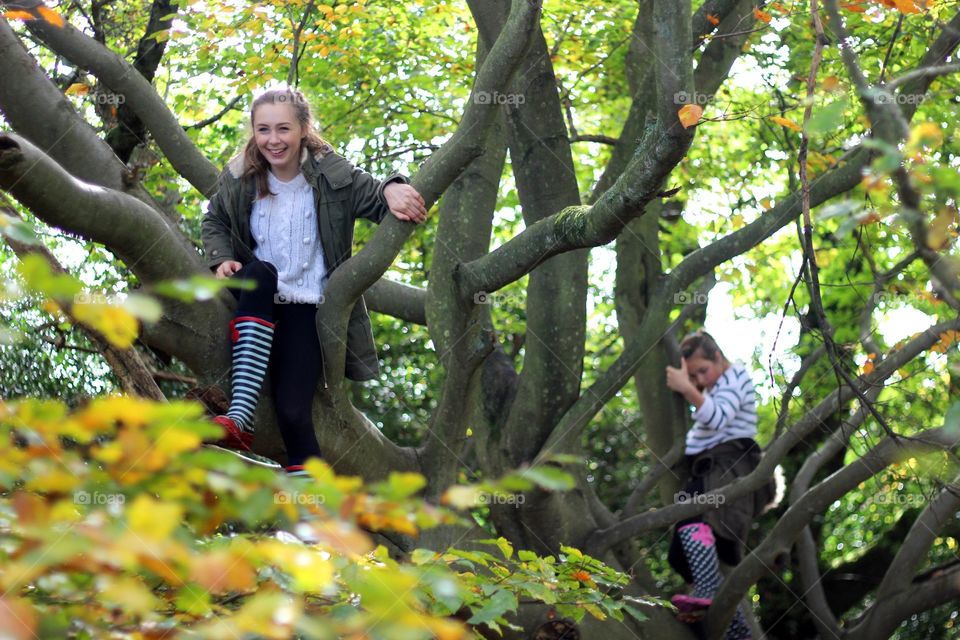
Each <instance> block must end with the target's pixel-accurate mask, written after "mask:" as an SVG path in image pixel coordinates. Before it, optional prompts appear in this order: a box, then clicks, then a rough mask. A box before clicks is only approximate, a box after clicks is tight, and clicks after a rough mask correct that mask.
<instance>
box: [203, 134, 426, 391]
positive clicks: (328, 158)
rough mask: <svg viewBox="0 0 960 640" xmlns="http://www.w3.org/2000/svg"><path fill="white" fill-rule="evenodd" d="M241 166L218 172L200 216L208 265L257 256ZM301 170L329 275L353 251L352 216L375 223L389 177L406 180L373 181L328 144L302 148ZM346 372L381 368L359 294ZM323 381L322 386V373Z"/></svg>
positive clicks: (366, 375) (251, 191) (383, 211)
mask: <svg viewBox="0 0 960 640" xmlns="http://www.w3.org/2000/svg"><path fill="white" fill-rule="evenodd" d="M245 169H246V166H245V159H244V157H243V154H242V153H241V154H239V155H237V156H235V157H234V158H233V159H232V160H230V162H229V163H227V166H226V168H224V170H223V172H222V173H221V174H220V179H219V184H218V188H217V193H216V194H214V196H213V197H212V198H211V199H210V206H209V208H208V209H207V213H206V215H205V216H204V217H203V222H202V224H201V233H200V235H201V239H202V241H203V251H204V254H205V255H206V258H207V266H208V267H210V269H211V270H214V269H216V268H217V266H218V265H219V264H220V263H222V262H225V261H227V260H236V261H237V262H239V263H240V264H242V265H246V264H247V263H249V262H251V261H253V260H255V259H256V257H255V256H254V254H253V248H254V247H255V246H256V245H255V242H254V240H253V237H252V235H251V233H250V214H251V213H252V211H253V202H254V196H255V194H256V181H255V179H254V178H253V177H249V178H246V179H244V178H243V174H244V171H245ZM300 170H301V172H302V173H303V176H304V178H306V180H307V182H308V183H309V184H310V186H311V187H312V188H313V195H314V204H315V206H316V210H317V225H318V227H319V236H320V245H321V247H322V248H323V257H324V262H325V266H326V268H327V272H328V274H329V273H330V272H332V271H333V270H334V269H336V268H337V267H339V266H340V265H341V264H343V262H344V261H346V260H347V258H349V257H350V255H351V253H352V250H353V224H354V221H355V220H356V219H357V218H366V219H367V220H371V221H373V222H376V223H379V222H380V221H381V220H383V218H384V216H386V215H387V213H389V208H388V207H387V202H386V200H385V199H384V197H383V188H384V187H385V186H386V185H387V184H389V183H390V182H403V183H409V180H408V179H407V178H406V177H405V176H403V175H400V174H394V175H391V176H390V177H389V178H387V179H386V180H383V181H380V180H377V179H376V178H374V177H373V176H372V175H370V174H369V173H367V172H366V171H363V170H362V169H358V168H357V167H355V166H354V165H353V164H352V163H351V162H350V161H349V160H347V159H346V158H344V157H343V156H341V155H340V154H338V153H335V152H334V151H333V149H332V148H331V147H329V146H327V147H324V148H323V149H321V150H320V152H319V153H317V154H315V155H311V154H309V153H308V152H307V150H306V148H304V149H303V150H302V152H301V155H300ZM317 320H318V321H319V317H318V319H317ZM318 338H319V331H318ZM344 373H345V375H346V376H347V377H348V378H350V379H351V380H358V381H360V380H371V379H373V378H375V377H377V376H378V375H379V373H380V366H379V363H378V361H377V348H376V344H375V343H374V341H373V330H372V328H371V327H370V316H369V315H368V314H367V307H366V304H365V302H364V300H363V297H362V296H361V297H360V299H359V300H358V301H357V304H356V305H354V307H353V310H352V311H351V313H350V323H349V325H348V326H347V358H346V367H345V371H344ZM323 383H324V386H325V387H326V384H327V383H326V379H325V378H324V381H323Z"/></svg>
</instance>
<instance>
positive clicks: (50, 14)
mask: <svg viewBox="0 0 960 640" xmlns="http://www.w3.org/2000/svg"><path fill="white" fill-rule="evenodd" d="M37 12H38V13H39V14H40V17H41V18H43V19H44V20H46V21H47V22H49V23H50V24H52V25H53V26H55V27H57V28H60V29H62V28H63V25H64V24H66V23H65V22H64V21H63V16H61V15H60V14H59V13H57V12H56V11H54V10H53V9H51V8H49V7H43V6H41V7H37Z"/></svg>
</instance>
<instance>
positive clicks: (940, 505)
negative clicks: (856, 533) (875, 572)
mask: <svg viewBox="0 0 960 640" xmlns="http://www.w3.org/2000/svg"><path fill="white" fill-rule="evenodd" d="M956 426H957V425H954V427H956ZM958 509H960V477H958V478H954V481H953V484H948V485H946V486H945V487H944V488H943V490H942V491H940V494H939V495H938V496H937V497H936V498H934V499H933V500H932V501H930V503H929V504H928V505H927V506H926V508H924V510H923V512H921V514H920V516H919V517H918V518H917V519H916V520H915V521H914V523H913V526H912V527H911V528H910V533H908V534H907V537H906V539H905V540H904V541H903V544H902V545H901V546H900V550H899V551H898V552H897V555H896V557H894V559H893V562H891V563H890V566H889V568H888V569H887V573H886V575H884V577H883V582H882V583H880V587H879V588H878V589H877V592H876V596H875V600H874V602H873V604H872V605H871V606H870V608H869V609H868V610H867V611H866V612H865V614H864V617H863V619H862V621H861V622H860V623H859V624H858V625H857V626H856V628H855V629H854V630H853V631H852V632H851V635H852V636H855V635H856V634H858V633H859V634H860V635H861V637H874V638H878V637H884V635H887V634H889V632H891V631H893V629H894V628H895V627H896V625H898V624H899V623H900V622H901V621H902V620H903V618H902V617H899V618H898V617H897V616H896V615H895V614H892V612H891V611H890V609H891V605H892V604H894V603H896V602H897V601H898V600H899V599H900V598H902V597H903V596H905V595H908V594H909V592H910V591H911V590H912V589H913V588H914V583H913V576H914V573H915V572H916V571H917V569H918V568H919V567H920V564H921V563H922V562H923V560H924V559H925V557H926V555H927V552H928V551H929V549H930V546H931V545H932V544H933V542H934V540H935V539H936V538H937V536H938V535H939V533H940V531H941V530H942V529H943V527H944V525H945V524H946V523H947V522H948V521H950V520H951V519H952V518H953V517H954V514H956V512H957V510H958ZM883 630H886V634H883V635H873V634H877V633H880V632H882V631H883Z"/></svg>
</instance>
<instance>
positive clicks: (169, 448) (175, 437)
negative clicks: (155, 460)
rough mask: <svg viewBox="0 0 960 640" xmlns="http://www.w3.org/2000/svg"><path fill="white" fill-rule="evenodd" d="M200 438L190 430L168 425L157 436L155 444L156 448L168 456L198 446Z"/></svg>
mask: <svg viewBox="0 0 960 640" xmlns="http://www.w3.org/2000/svg"><path fill="white" fill-rule="evenodd" d="M200 442H201V438H200V436H198V435H197V434H196V433H193V432H192V431H187V430H185V429H177V428H176V427H168V428H166V429H164V430H163V431H162V432H161V433H160V435H159V436H157V439H156V442H155V445H156V448H157V450H159V451H160V452H161V453H165V454H167V455H169V456H174V455H177V454H178V453H183V452H184V451H192V450H193V449H196V448H197V447H199V446H200Z"/></svg>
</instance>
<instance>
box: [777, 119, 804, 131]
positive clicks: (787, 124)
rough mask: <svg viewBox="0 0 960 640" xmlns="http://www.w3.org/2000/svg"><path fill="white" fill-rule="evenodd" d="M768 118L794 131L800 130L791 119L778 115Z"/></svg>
mask: <svg viewBox="0 0 960 640" xmlns="http://www.w3.org/2000/svg"><path fill="white" fill-rule="evenodd" d="M770 119H771V120H773V121H774V122H776V123H777V124H779V125H780V126H781V127H786V128H788V129H793V130H794V131H802V129H801V128H800V125H798V124H797V123H796V122H794V121H793V120H788V119H787V118H782V117H780V116H770Z"/></svg>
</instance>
